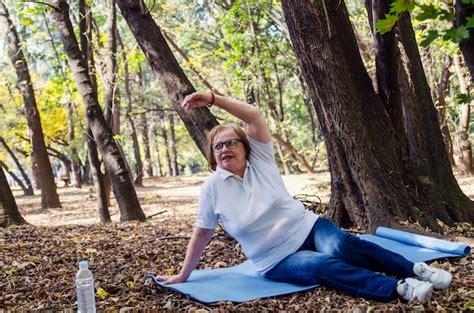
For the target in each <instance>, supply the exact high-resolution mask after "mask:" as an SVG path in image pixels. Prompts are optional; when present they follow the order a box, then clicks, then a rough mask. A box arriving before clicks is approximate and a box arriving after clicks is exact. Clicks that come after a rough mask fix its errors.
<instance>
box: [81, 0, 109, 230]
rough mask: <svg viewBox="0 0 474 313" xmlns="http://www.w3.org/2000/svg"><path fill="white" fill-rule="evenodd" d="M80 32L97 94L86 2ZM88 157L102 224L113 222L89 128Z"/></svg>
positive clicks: (90, 75) (82, 49)
mask: <svg viewBox="0 0 474 313" xmlns="http://www.w3.org/2000/svg"><path fill="white" fill-rule="evenodd" d="M79 12H80V21H79V30H80V45H81V52H82V55H83V57H84V59H85V62H86V64H87V73H88V74H89V77H90V82H91V85H92V89H93V90H94V92H95V94H97V79H96V70H95V62H94V50H93V46H92V13H91V8H90V7H88V6H87V5H86V3H85V0H79ZM86 143H87V157H88V159H89V164H90V173H91V176H92V180H93V182H94V188H95V193H96V196H97V210H98V211H99V217H100V221H101V222H102V223H109V222H111V219H110V212H109V205H110V187H109V188H108V189H107V186H106V182H107V183H108V184H109V185H110V183H109V181H108V178H107V177H106V176H105V175H104V173H102V171H101V162H100V159H99V154H98V151H97V144H96V141H95V140H94V136H93V134H92V131H91V129H90V127H89V125H88V126H87V130H86Z"/></svg>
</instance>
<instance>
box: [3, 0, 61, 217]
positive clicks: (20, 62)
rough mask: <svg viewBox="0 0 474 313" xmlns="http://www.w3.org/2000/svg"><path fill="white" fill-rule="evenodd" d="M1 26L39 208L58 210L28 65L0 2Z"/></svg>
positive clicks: (51, 172) (14, 30)
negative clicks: (36, 183)
mask: <svg viewBox="0 0 474 313" xmlns="http://www.w3.org/2000/svg"><path fill="white" fill-rule="evenodd" d="M0 25H1V26H2V27H3V29H4V30H5V32H6V33H7V41H8V54H9V55H10V59H11V62H12V64H13V66H14V67H15V70H16V74H17V76H18V86H19V88H20V92H21V95H22V98H23V102H24V105H25V116H26V120H27V123H28V128H29V131H30V142H31V147H32V157H33V164H34V170H37V172H38V174H39V177H38V178H39V179H40V180H41V183H40V185H41V207H42V208H43V209H47V208H59V207H61V204H60V202H59V197H58V194H57V192H56V184H55V182H54V177H53V171H52V168H51V163H50V161H49V158H48V154H47V153H46V146H45V143H44V136H43V129H42V127H41V120H40V116H39V111H38V108H37V105H36V98H35V94H34V90H33V84H32V82H31V77H30V73H29V70H28V65H27V63H26V59H25V57H24V55H23V51H22V49H21V47H20V40H19V38H18V34H17V32H16V29H15V27H14V25H13V24H12V22H11V20H10V18H9V15H8V10H7V8H6V7H5V4H4V3H3V1H0Z"/></svg>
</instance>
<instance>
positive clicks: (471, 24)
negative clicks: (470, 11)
mask: <svg viewBox="0 0 474 313" xmlns="http://www.w3.org/2000/svg"><path fill="white" fill-rule="evenodd" d="M464 26H466V28H474V16H469V17H468V18H466V25H464Z"/></svg>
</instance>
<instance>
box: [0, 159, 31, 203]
mask: <svg viewBox="0 0 474 313" xmlns="http://www.w3.org/2000/svg"><path fill="white" fill-rule="evenodd" d="M2 168H3V169H5V172H7V173H8V175H10V177H11V178H13V180H14V181H16V183H17V184H18V186H20V188H21V190H22V191H23V195H25V196H30V195H31V194H28V188H27V187H26V186H25V184H23V182H22V181H21V179H20V178H18V176H16V175H15V173H13V171H12V170H11V169H10V168H9V167H8V165H6V164H5V163H3V161H0V170H1V169H2Z"/></svg>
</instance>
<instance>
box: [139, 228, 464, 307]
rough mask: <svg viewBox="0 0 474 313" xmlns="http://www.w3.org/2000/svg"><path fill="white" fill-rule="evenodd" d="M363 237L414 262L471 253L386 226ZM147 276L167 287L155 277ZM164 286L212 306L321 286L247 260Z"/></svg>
mask: <svg viewBox="0 0 474 313" xmlns="http://www.w3.org/2000/svg"><path fill="white" fill-rule="evenodd" d="M360 237H361V238H362V239H364V240H368V241H371V242H374V243H376V244H378V245H380V246H382V247H384V248H385V249H388V250H391V251H393V252H396V253H398V254H401V255H403V256H404V257H405V258H407V259H408V260H410V261H412V262H422V261H430V260H435V259H439V258H449V257H461V256H466V255H468V254H469V253H470V247H469V246H467V245H464V244H461V243H455V242H450V241H446V240H440V239H436V238H432V237H427V236H421V235H417V234H413V233H409V232H404V231H399V230H395V229H391V228H386V227H379V228H378V229H377V231H376V233H375V235H361V236H360ZM147 277H148V278H149V279H152V280H153V281H154V282H155V283H157V284H159V285H161V286H163V285H162V284H161V282H159V281H157V280H156V278H155V277H154V276H152V275H149V276H147ZM163 287H166V288H169V289H172V290H175V291H178V292H180V293H183V294H185V295H188V296H190V297H191V298H193V299H195V300H197V301H199V302H203V303H207V304H212V303H214V302H218V301H232V302H245V301H250V300H255V299H260V298H266V297H273V296H279V295H285V294H290V293H294V292H298V291H304V290H309V289H313V288H315V287H317V285H315V286H300V285H293V284H287V283H279V282H273V281H271V280H268V279H265V278H263V277H262V276H260V274H259V273H258V272H257V270H256V268H255V266H254V265H253V263H252V262H251V261H249V260H247V261H245V262H244V263H242V264H239V265H236V266H233V267H229V268H220V269H211V270H195V271H193V272H192V274H191V276H190V277H189V279H188V280H187V281H186V282H184V283H180V284H173V285H166V286H163Z"/></svg>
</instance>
